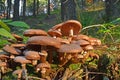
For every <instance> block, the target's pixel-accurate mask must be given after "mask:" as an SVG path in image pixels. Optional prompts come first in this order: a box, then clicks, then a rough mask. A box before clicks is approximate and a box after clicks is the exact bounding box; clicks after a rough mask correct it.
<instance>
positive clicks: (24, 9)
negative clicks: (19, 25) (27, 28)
mask: <svg viewBox="0 0 120 80" xmlns="http://www.w3.org/2000/svg"><path fill="white" fill-rule="evenodd" d="M25 13H26V0H23V18H25Z"/></svg>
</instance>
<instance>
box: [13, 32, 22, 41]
mask: <svg viewBox="0 0 120 80" xmlns="http://www.w3.org/2000/svg"><path fill="white" fill-rule="evenodd" d="M12 35H13V37H15V39H17V40H18V41H23V38H22V37H21V36H19V35H17V34H12Z"/></svg>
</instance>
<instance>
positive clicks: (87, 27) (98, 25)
mask: <svg viewBox="0 0 120 80" xmlns="http://www.w3.org/2000/svg"><path fill="white" fill-rule="evenodd" d="M101 26H103V25H102V24H97V25H91V26H86V27H84V28H83V29H82V31H83V30H86V29H89V28H93V27H101Z"/></svg>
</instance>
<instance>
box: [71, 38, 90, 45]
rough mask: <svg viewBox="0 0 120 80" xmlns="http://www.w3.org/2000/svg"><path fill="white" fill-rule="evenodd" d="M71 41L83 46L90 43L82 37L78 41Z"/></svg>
mask: <svg viewBox="0 0 120 80" xmlns="http://www.w3.org/2000/svg"><path fill="white" fill-rule="evenodd" d="M71 43H74V44H77V45H80V46H85V45H89V44H90V42H89V41H86V40H83V39H80V40H78V41H72V42H71Z"/></svg>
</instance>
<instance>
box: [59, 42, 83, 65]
mask: <svg viewBox="0 0 120 80" xmlns="http://www.w3.org/2000/svg"><path fill="white" fill-rule="evenodd" d="M82 50H83V49H82V48H81V47H80V46H79V45H77V44H63V45H62V46H61V47H60V48H59V49H58V52H59V60H60V64H59V66H60V67H61V66H64V65H65V64H66V63H67V62H68V61H70V60H71V59H73V62H74V60H76V59H78V56H79V53H80V52H82ZM77 61H78V62H79V60H77Z"/></svg>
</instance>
